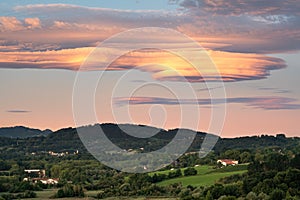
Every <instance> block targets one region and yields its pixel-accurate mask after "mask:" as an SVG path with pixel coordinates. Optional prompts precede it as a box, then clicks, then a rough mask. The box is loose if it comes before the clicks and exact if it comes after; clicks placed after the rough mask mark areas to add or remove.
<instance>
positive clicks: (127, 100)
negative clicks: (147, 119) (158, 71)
mask: <svg viewBox="0 0 300 200" xmlns="http://www.w3.org/2000/svg"><path fill="white" fill-rule="evenodd" d="M295 102H297V99H294V98H286V97H231V98H226V99H173V98H162V97H118V98H115V99H114V103H115V104H116V105H118V106H126V105H149V104H162V105H199V106H207V105H218V104H224V103H227V104H246V106H248V107H254V108H259V109H264V110H296V109H300V104H299V103H295Z"/></svg>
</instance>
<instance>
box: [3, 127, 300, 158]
mask: <svg viewBox="0 0 300 200" xmlns="http://www.w3.org/2000/svg"><path fill="white" fill-rule="evenodd" d="M97 127H101V128H102V130H104V132H105V133H106V136H107V137H108V138H109V139H110V140H111V141H112V142H113V143H114V144H116V145H118V146H119V147H120V148H122V149H125V150H128V149H132V150H140V148H143V152H150V151H153V150H158V149H160V148H162V147H163V146H165V145H166V144H168V143H170V142H171V141H172V139H173V138H174V137H175V135H176V133H177V131H179V130H180V131H184V132H186V133H187V134H188V133H195V135H196V137H195V139H194V141H193V143H192V145H191V146H190V148H189V149H188V152H198V151H199V149H200V147H201V144H202V142H203V139H204V138H205V136H206V135H207V133H202V132H193V131H191V130H186V129H173V130H163V129H157V128H154V127H149V126H143V125H117V124H96V125H93V126H86V127H81V129H83V130H84V131H85V132H86V133H88V132H89V131H91V130H93V129H95V128H97ZM124 129H126V132H128V131H130V133H132V134H131V135H129V134H126V133H125V132H124ZM0 130H1V131H0V137H1V136H5V137H2V138H1V139H0V148H1V149H2V151H1V153H0V158H1V157H2V158H8V157H12V156H21V155H24V154H26V153H31V152H41V151H44V152H47V151H54V152H65V151H69V152H72V151H76V150H79V151H80V152H82V153H87V151H86V148H85V147H84V145H83V144H82V142H81V140H80V138H79V135H78V133H77V130H76V129H75V128H65V129H61V130H58V131H56V132H51V131H47V130H46V131H40V130H37V129H30V128H25V127H12V128H1V129H0ZM143 132H145V134H147V133H151V132H157V134H156V135H154V136H152V137H150V138H138V137H134V136H133V135H136V134H141V133H143ZM145 134H144V133H143V134H142V135H145ZM40 136H45V137H40ZM210 136H212V137H217V136H214V135H212V134H210ZM8 137H9V138H8ZM217 139H218V142H217V143H216V145H215V146H214V149H213V150H214V151H215V152H216V153H220V152H224V151H226V150H228V149H249V150H251V149H259V148H265V147H271V148H282V149H289V148H293V147H295V146H297V145H299V144H300V138H296V137H295V138H287V137H285V136H284V135H282V134H281V135H278V136H276V137H275V136H267V135H263V136H252V137H240V138H230V139H228V138H217ZM7 151H9V153H8V152H7Z"/></svg>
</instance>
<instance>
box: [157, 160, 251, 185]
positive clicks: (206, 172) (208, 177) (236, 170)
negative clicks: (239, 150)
mask: <svg viewBox="0 0 300 200" xmlns="http://www.w3.org/2000/svg"><path fill="white" fill-rule="evenodd" d="M195 169H197V171H198V174H197V175H195V176H185V177H179V178H174V179H169V180H165V181H162V182H160V183H158V184H157V185H160V186H167V185H170V184H173V183H181V184H182V185H183V186H188V185H192V186H195V187H198V186H209V185H213V184H214V183H216V181H218V180H219V179H221V178H224V177H227V176H231V175H234V174H243V173H245V172H247V165H236V166H228V167H224V168H221V169H213V168H212V167H210V166H199V167H195Z"/></svg>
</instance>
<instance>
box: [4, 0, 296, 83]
mask: <svg viewBox="0 0 300 200" xmlns="http://www.w3.org/2000/svg"><path fill="white" fill-rule="evenodd" d="M180 2H181V5H182V6H183V7H184V8H185V9H183V10H177V11H163V10H120V9H107V8H90V7H83V6H77V5H68V4H37V5H25V6H17V7H15V12H16V13H17V14H16V16H20V14H24V16H30V17H26V18H24V19H19V18H16V17H0V31H1V37H0V68H42V69H48V68H55V69H70V70H77V69H78V68H79V66H80V64H81V63H82V62H83V61H84V58H85V57H86V56H87V55H88V53H90V52H91V50H92V47H95V46H97V44H100V43H101V42H103V41H104V40H105V39H107V38H109V37H111V36H112V35H114V34H117V33H120V32H122V31H125V30H128V29H132V28H138V27H144V26H145V24H147V26H155V27H165V28H172V29H175V30H178V31H180V32H182V33H184V34H186V35H188V36H190V37H192V38H193V39H194V40H195V41H197V42H199V43H200V44H201V45H202V46H203V47H204V48H205V49H206V50H207V51H208V54H209V56H210V57H211V58H212V59H213V61H214V63H215V64H216V66H217V67H218V69H219V70H220V74H221V78H222V79H220V77H218V74H213V73H211V74H210V73H209V72H208V70H207V69H205V68H204V67H201V75H200V74H199V72H197V70H193V69H192V68H191V67H189V65H187V64H186V62H184V61H183V60H182V59H179V58H176V57H174V56H171V55H168V54H166V53H162V52H152V53H151V54H150V53H145V52H142V51H140V52H135V53H131V54H130V55H125V56H122V58H120V59H118V60H117V61H115V62H114V63H113V64H112V65H111V66H110V70H129V69H137V70H141V71H146V72H149V73H151V75H152V77H153V78H154V79H156V80H162V81H186V80H187V81H190V82H202V81H204V79H205V80H206V81H220V80H223V81H227V82H234V81H244V80H259V79H264V78H267V77H268V76H270V72H271V71H272V70H276V69H282V68H284V67H286V65H285V62H284V61H283V60H281V59H278V58H273V57H270V56H266V55H264V54H267V53H278V52H288V51H293V50H299V49H300V40H299V38H300V28H299V27H300V22H299V21H300V20H298V14H297V12H296V9H295V10H292V7H293V6H292V5H294V4H293V2H291V1H287V2H286V3H284V5H283V9H282V10H281V11H278V9H277V7H278V6H279V5H280V6H281V5H282V4H283V3H281V2H279V1H277V0H276V2H275V4H274V8H273V11H272V9H271V10H270V9H269V7H272V5H271V3H268V2H266V1H265V0H264V1H263V2H262V3H260V2H258V1H256V0H255V1H254V2H252V3H250V2H248V1H244V0H242V2H243V5H239V4H237V5H235V4H236V2H235V1H233V2H235V3H233V2H231V1H230V2H228V1H215V0H205V1H180ZM200 4H201V5H202V4H203V5H204V7H201V6H198V5H200ZM260 4H261V5H260ZM245 5H246V6H245ZM243 6H245V8H244V7H243ZM259 6H261V8H260V7H259ZM246 8H248V9H249V10H248V11H247V12H244V9H246ZM254 8H257V10H261V11H257V13H256V12H255V9H254ZM275 8H276V9H275ZM289 8H290V9H289ZM230 10H231V11H230ZM239 10H241V11H240V13H239ZM263 10H264V13H269V14H258V12H260V13H262V11H263ZM242 11H243V12H242ZM275 11H276V12H277V13H275ZM212 12H215V14H212ZM283 12H286V13H288V12H290V14H289V15H286V17H284V16H285V15H284V16H281V14H280V13H283ZM228 13H231V14H228ZM271 14H272V15H271ZM275 14H276V15H277V16H275ZM282 15H283V14H282ZM21 16H22V15H21ZM45 16H46V17H45ZM126 42H127V43H138V42H141V43H142V42H149V43H150V42H152V41H148V40H147V39H145V38H144V39H141V38H136V37H130V36H128V40H127V41H120V42H119V44H116V45H119V47H122V45H124V44H125V45H126ZM156 42H157V43H160V44H161V46H162V48H163V47H164V46H167V47H168V46H171V45H173V46H176V47H178V48H189V46H188V44H184V43H181V41H178V39H177V38H173V36H170V35H165V36H164V37H161V38H159V39H157V40H156ZM111 51H118V50H117V49H114V50H110V52H111ZM191 53H192V51H191ZM160 54H161V55H160ZM155 58H157V59H155ZM101 59H103V60H101ZM101 59H100V60H98V63H97V64H98V68H95V67H94V66H91V67H90V68H89V69H88V70H101V67H103V66H101V64H102V63H105V60H104V59H105V56H104V58H101ZM195 59H199V60H200V59H201V57H200V58H199V56H197V55H195ZM170 61H171V62H170ZM204 64H205V63H204ZM204 64H202V65H200V64H199V66H203V65H204ZM99 66H100V67H99Z"/></svg>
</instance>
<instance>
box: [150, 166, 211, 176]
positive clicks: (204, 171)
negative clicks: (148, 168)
mask: <svg viewBox="0 0 300 200" xmlns="http://www.w3.org/2000/svg"><path fill="white" fill-rule="evenodd" d="M194 168H195V169H196V170H197V174H207V173H209V172H212V171H214V169H213V167H212V166H209V165H200V166H197V167H194ZM185 169H186V168H181V169H180V170H181V173H182V174H183V171H184V170H185ZM169 172H174V170H165V171H156V172H150V173H149V175H150V176H153V175H154V174H165V175H168V174H169Z"/></svg>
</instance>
